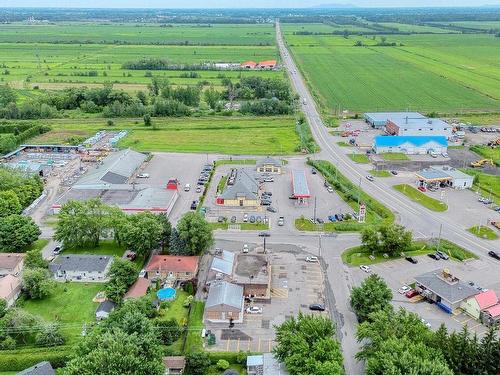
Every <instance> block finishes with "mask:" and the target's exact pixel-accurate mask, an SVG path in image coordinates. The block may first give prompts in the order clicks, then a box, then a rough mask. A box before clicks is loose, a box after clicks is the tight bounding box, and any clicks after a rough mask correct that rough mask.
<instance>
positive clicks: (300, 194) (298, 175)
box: [292, 169, 311, 202]
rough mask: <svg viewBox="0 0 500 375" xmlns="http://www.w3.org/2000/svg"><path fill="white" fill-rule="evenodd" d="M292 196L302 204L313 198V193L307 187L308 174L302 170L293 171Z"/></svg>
mask: <svg viewBox="0 0 500 375" xmlns="http://www.w3.org/2000/svg"><path fill="white" fill-rule="evenodd" d="M292 196H293V197H295V198H297V199H298V200H299V201H300V202H304V201H305V200H307V199H309V198H311V192H310V191H309V186H308V185H307V178H306V172H305V171H304V170H302V169H300V170H298V169H294V170H292Z"/></svg>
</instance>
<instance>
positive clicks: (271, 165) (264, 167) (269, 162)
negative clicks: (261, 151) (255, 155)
mask: <svg viewBox="0 0 500 375" xmlns="http://www.w3.org/2000/svg"><path fill="white" fill-rule="evenodd" d="M282 167H283V165H282V163H281V160H277V159H275V158H272V157H270V156H267V157H265V158H262V159H259V160H257V172H259V173H274V174H281V171H282Z"/></svg>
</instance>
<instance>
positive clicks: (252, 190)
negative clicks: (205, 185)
mask: <svg viewBox="0 0 500 375" xmlns="http://www.w3.org/2000/svg"><path fill="white" fill-rule="evenodd" d="M216 203H217V204H218V205H222V206H233V207H237V206H239V207H257V206H258V205H259V184H258V183H257V182H256V181H255V176H254V174H253V173H252V172H250V171H248V170H245V169H238V170H237V172H236V178H235V180H234V184H233V185H228V186H227V187H226V188H225V189H224V191H223V192H222V194H220V195H219V196H218V197H217V200H216Z"/></svg>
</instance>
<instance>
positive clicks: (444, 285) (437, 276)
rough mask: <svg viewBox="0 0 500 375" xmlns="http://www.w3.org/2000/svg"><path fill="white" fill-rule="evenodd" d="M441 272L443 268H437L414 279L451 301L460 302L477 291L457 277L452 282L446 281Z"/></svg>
mask: <svg viewBox="0 0 500 375" xmlns="http://www.w3.org/2000/svg"><path fill="white" fill-rule="evenodd" d="M442 274H443V270H439V269H438V270H434V271H431V272H427V273H424V274H422V275H419V276H416V277H415V280H416V281H417V282H418V283H420V284H421V285H423V286H424V287H425V288H426V289H429V290H430V291H431V292H434V293H435V294H437V295H438V296H440V297H441V298H442V299H444V300H446V301H449V302H451V303H457V302H460V301H462V300H464V299H466V298H468V297H471V296H474V295H476V294H478V293H479V292H478V291H477V290H476V289H475V288H473V287H471V286H470V285H468V284H467V283H464V282H462V281H460V280H458V279H456V281H454V282H447V281H446V280H445V279H444V278H443V277H442Z"/></svg>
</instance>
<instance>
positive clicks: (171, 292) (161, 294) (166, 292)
mask: <svg viewBox="0 0 500 375" xmlns="http://www.w3.org/2000/svg"><path fill="white" fill-rule="evenodd" d="M176 293H177V292H176V291H175V289H174V288H163V289H160V290H159V291H158V292H156V296H157V297H158V299H159V300H160V301H165V300H167V301H169V300H173V299H174V298H175V294H176Z"/></svg>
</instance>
